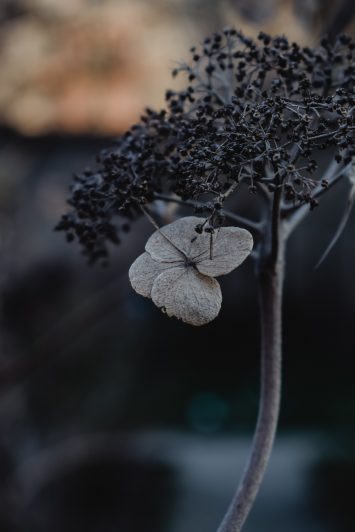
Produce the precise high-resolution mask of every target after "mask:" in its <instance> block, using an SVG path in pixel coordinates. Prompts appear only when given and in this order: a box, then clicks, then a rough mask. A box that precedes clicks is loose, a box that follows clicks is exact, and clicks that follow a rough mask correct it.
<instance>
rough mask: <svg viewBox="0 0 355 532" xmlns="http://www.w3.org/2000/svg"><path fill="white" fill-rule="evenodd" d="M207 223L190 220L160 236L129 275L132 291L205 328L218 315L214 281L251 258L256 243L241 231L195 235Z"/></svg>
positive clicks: (148, 245)
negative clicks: (197, 228)
mask: <svg viewBox="0 0 355 532" xmlns="http://www.w3.org/2000/svg"><path fill="white" fill-rule="evenodd" d="M204 221H205V219H204V218H198V217H196V216H187V217H185V218H180V219H179V220H177V221H176V222H173V223H171V224H169V225H166V226H165V227H163V228H161V229H159V230H157V231H155V233H153V234H152V236H151V237H150V238H149V239H148V241H147V243H146V246H145V249H146V251H145V252H144V253H143V254H142V255H140V256H139V257H138V258H137V259H136V260H135V261H134V263H133V264H132V266H131V268H130V270H129V279H130V281H131V284H132V287H133V288H134V290H135V291H136V292H138V294H141V295H142V296H144V297H150V298H151V299H152V300H153V302H154V303H155V304H156V305H157V307H159V308H161V309H162V310H163V311H164V312H166V314H167V315H168V316H175V317H176V318H178V319H181V320H182V321H184V322H185V323H189V324H191V325H196V326H198V325H205V324H206V323H209V322H210V321H212V320H213V319H214V318H215V317H216V316H217V315H218V313H219V311H220V308H221V303H222V293H221V288H220V285H219V283H218V281H216V279H214V277H218V276H219V275H225V274H227V273H230V272H231V271H232V270H234V269H235V268H237V266H239V265H240V264H241V263H242V262H243V261H244V260H245V259H246V258H247V256H248V255H249V254H250V252H251V250H252V247H253V237H252V236H251V234H250V233H249V231H247V230H245V229H240V228H239V227H221V228H219V229H217V230H215V231H214V233H206V232H202V233H201V234H198V233H197V232H196V226H199V225H200V224H203V223H204Z"/></svg>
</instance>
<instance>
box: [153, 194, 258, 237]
mask: <svg viewBox="0 0 355 532" xmlns="http://www.w3.org/2000/svg"><path fill="white" fill-rule="evenodd" d="M154 198H155V199H156V200H161V201H167V202H172V203H177V204H179V205H183V206H184V207H192V208H196V207H203V206H204V204H203V203H200V202H198V201H192V200H182V199H180V198H176V197H174V196H169V195H167V194H155V195H154ZM221 213H222V214H224V216H225V217H226V218H228V219H229V220H232V221H234V222H236V223H238V224H239V225H241V226H243V227H245V228H246V229H249V230H250V231H253V232H254V233H257V234H259V233H261V230H262V224H261V223H259V222H255V221H253V220H249V218H244V216H240V215H239V214H235V213H234V212H230V211H228V210H226V209H222V210H221Z"/></svg>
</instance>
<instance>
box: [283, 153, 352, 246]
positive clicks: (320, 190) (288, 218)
mask: <svg viewBox="0 0 355 532" xmlns="http://www.w3.org/2000/svg"><path fill="white" fill-rule="evenodd" d="M337 166H338V163H336V162H335V161H333V162H332V163H331V164H330V165H329V168H328V170H327V171H326V173H325V176H324V179H326V180H327V181H328V187H327V188H324V187H321V186H319V187H317V188H316V189H315V191H314V193H313V196H312V197H314V198H319V197H320V196H321V195H322V194H324V193H325V192H326V191H327V190H329V189H330V188H331V187H333V186H334V185H336V183H338V182H339V181H340V180H341V179H342V178H343V177H344V175H345V174H346V172H347V171H348V170H349V168H350V167H351V163H349V164H348V165H346V166H345V167H344V168H342V169H341V170H339V171H338V172H337V173H335V174H334V175H333V176H332V177H331V175H332V172H334V168H335V167H337ZM309 212H310V208H309V205H308V204H307V203H306V204H301V205H294V206H292V207H289V208H286V209H285V208H284V209H283V210H282V211H281V217H282V218H284V222H283V226H284V233H285V237H286V238H288V236H289V235H290V234H291V233H292V232H293V231H294V230H295V229H296V227H297V226H298V225H299V224H300V223H301V222H302V220H303V219H304V218H305V217H306V216H307V215H308V213H309Z"/></svg>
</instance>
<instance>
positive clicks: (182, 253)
mask: <svg viewBox="0 0 355 532" xmlns="http://www.w3.org/2000/svg"><path fill="white" fill-rule="evenodd" d="M204 221H205V219H204V218H198V217H197V216H186V217H184V218H180V219H179V220H176V222H172V223H171V224H168V225H165V226H164V227H162V228H161V229H160V230H159V231H155V233H153V234H152V236H151V237H150V238H149V239H148V241H147V243H146V245H145V249H146V251H148V253H149V254H150V255H151V257H152V258H153V259H154V260H157V261H159V262H172V261H176V260H179V259H180V260H181V259H184V257H190V256H191V254H192V253H194V254H195V253H199V251H203V249H205V247H206V246H208V242H209V235H208V234H207V233H202V234H201V235H199V234H198V233H196V231H195V227H196V225H198V224H200V223H203V222H204Z"/></svg>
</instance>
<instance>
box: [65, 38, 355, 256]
mask: <svg viewBox="0 0 355 532" xmlns="http://www.w3.org/2000/svg"><path fill="white" fill-rule="evenodd" d="M191 54H192V59H191V62H190V64H182V65H180V66H179V67H178V68H177V69H175V70H174V72H173V75H176V74H178V73H180V72H182V73H185V74H186V76H187V87H186V88H185V89H184V90H182V91H179V92H174V91H171V90H170V91H167V93H166V100H167V109H166V110H163V111H161V112H155V111H151V110H147V111H146V113H145V114H144V116H142V117H141V121H140V123H139V124H137V125H135V126H133V127H132V128H131V130H130V131H128V132H127V133H126V134H125V135H123V136H122V137H121V138H119V139H118V140H117V142H116V144H115V146H113V147H112V148H111V149H108V150H106V151H104V152H103V153H102V154H100V156H99V158H98V166H97V169H96V170H95V171H93V172H85V173H84V174H83V175H80V176H77V177H76V178H75V181H74V184H73V186H72V189H71V196H70V199H69V203H70V204H71V206H72V207H73V210H72V212H71V213H69V214H67V215H65V216H64V217H63V219H62V220H61V221H60V223H59V224H58V229H61V230H65V231H66V232H67V237H68V239H69V240H72V239H74V238H75V237H76V238H77V239H78V240H79V242H80V243H81V244H82V245H83V247H84V250H85V252H86V254H87V255H88V256H89V258H90V259H91V260H92V261H95V260H97V259H100V258H103V257H105V256H106V254H107V249H106V242H107V241H112V242H118V241H119V233H120V230H122V229H123V230H126V229H127V227H128V225H127V221H129V220H131V219H134V218H136V217H137V216H139V215H140V214H141V213H142V206H143V205H144V204H146V203H150V202H152V201H154V200H155V199H157V198H159V197H162V196H163V195H166V194H172V193H173V194H175V195H176V196H178V198H180V199H181V200H182V201H184V200H189V201H195V202H196V205H197V202H198V205H199V206H198V209H199V210H200V211H201V204H202V205H204V206H205V210H206V212H207V213H208V217H209V222H210V224H209V226H210V225H211V223H212V226H213V225H215V224H220V223H221V222H222V216H221V215H220V212H221V209H222V206H223V201H224V200H225V198H226V197H227V195H228V194H229V192H230V191H231V190H233V192H235V193H237V191H238V187H237V185H239V184H240V185H243V186H245V185H246V186H247V187H248V188H249V190H250V192H252V193H257V192H258V191H259V190H261V189H264V191H265V190H267V191H268V192H269V193H273V192H275V191H276V190H278V191H279V192H280V191H281V194H282V200H283V202H284V203H285V204H286V205H287V204H290V205H296V206H298V205H303V204H305V203H308V204H309V205H310V207H311V208H313V207H314V206H315V205H316V204H317V200H316V197H315V196H314V195H313V192H314V190H315V189H316V187H318V186H319V185H321V186H323V187H324V188H326V187H327V182H326V181H325V180H324V179H322V176H321V175H320V172H319V169H318V166H319V160H320V154H321V152H322V151H324V150H327V156H328V157H329V155H328V154H330V155H331V157H334V159H335V160H336V162H337V163H338V165H339V169H341V168H343V167H345V166H346V165H347V164H349V163H350V162H351V161H352V158H353V157H354V156H355V143H354V130H355V114H354V110H355V89H354V87H355V61H354V58H355V43H354V42H353V41H352V40H351V39H350V38H349V37H347V36H340V37H338V38H337V39H336V41H335V42H330V41H329V40H327V39H323V40H322V41H321V43H320V45H319V46H318V47H316V48H308V47H306V48H301V47H300V46H299V45H298V44H296V43H289V42H288V40H287V39H286V38H285V37H275V38H271V37H270V36H269V35H266V34H264V33H260V35H259V38H258V41H253V40H252V39H249V38H246V37H244V36H243V35H242V34H241V33H239V32H237V31H236V30H234V29H226V30H224V31H223V32H220V33H216V34H214V35H213V36H212V37H210V38H207V39H205V41H204V42H203V44H202V45H201V46H200V47H199V48H198V49H197V48H192V49H191ZM202 210H203V207H202ZM118 220H121V223H119V222H118ZM122 220H125V222H124V223H123V222H122Z"/></svg>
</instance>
